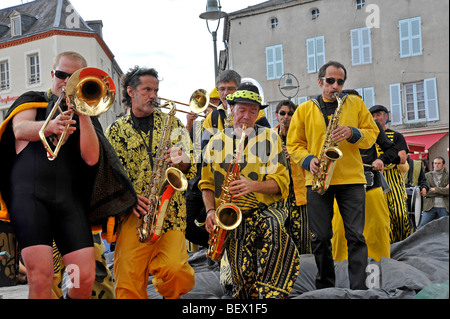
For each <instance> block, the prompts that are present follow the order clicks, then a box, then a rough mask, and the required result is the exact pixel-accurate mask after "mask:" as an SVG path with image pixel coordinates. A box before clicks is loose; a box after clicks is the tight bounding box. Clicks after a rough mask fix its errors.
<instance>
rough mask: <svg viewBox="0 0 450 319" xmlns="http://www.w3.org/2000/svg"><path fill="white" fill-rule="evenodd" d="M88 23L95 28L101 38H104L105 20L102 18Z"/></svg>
mask: <svg viewBox="0 0 450 319" xmlns="http://www.w3.org/2000/svg"><path fill="white" fill-rule="evenodd" d="M86 23H87V25H88V26H89V27H90V28H91V29H93V30H94V31H95V32H96V33H97V34H98V35H99V36H100V38H103V32H102V29H103V22H102V20H92V21H86Z"/></svg>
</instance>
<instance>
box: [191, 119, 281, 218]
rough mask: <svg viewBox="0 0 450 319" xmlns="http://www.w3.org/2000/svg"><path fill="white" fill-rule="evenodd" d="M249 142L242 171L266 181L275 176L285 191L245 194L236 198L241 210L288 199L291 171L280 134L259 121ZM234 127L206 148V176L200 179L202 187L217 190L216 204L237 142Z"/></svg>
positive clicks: (217, 136)
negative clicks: (261, 124) (287, 164)
mask: <svg viewBox="0 0 450 319" xmlns="http://www.w3.org/2000/svg"><path fill="white" fill-rule="evenodd" d="M255 127H256V132H255V130H254V131H253V132H252V133H250V135H249V137H248V142H247V143H245V144H246V145H245V148H244V152H243V157H242V161H241V163H240V170H239V171H240V175H241V176H243V177H245V178H248V179H251V180H254V181H265V180H269V179H273V180H275V181H276V182H277V184H278V186H279V188H280V190H281V192H280V193H279V194H261V193H250V194H247V195H245V196H241V197H240V198H239V200H238V201H237V202H236V204H237V206H238V207H239V208H241V210H243V211H246V210H250V209H252V208H256V207H257V206H258V204H259V203H264V204H266V205H270V204H273V203H275V202H278V201H280V200H283V199H285V198H286V197H287V196H288V195H289V173H288V169H287V167H286V156H285V154H284V151H283V148H282V146H281V139H280V138H279V136H278V134H277V133H276V132H275V131H274V130H272V129H269V128H266V127H262V126H259V125H255ZM238 143H239V138H237V140H235V142H233V129H232V128H228V129H225V130H223V131H221V132H219V133H217V134H216V135H215V136H214V137H212V139H211V140H210V141H209V143H208V145H207V146H206V148H205V152H204V158H203V168H202V179H201V180H200V182H199V185H198V186H199V188H200V189H201V190H205V189H209V190H211V191H213V192H214V196H215V200H216V203H215V204H216V207H218V206H219V198H220V195H221V194H222V185H223V184H224V181H225V176H226V175H227V171H228V168H229V166H230V162H231V158H232V154H233V152H234V149H235V147H234V146H235V145H236V146H237V144H238Z"/></svg>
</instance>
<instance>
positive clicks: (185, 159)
mask: <svg viewBox="0 0 450 319" xmlns="http://www.w3.org/2000/svg"><path fill="white" fill-rule="evenodd" d="M164 159H165V160H166V161H167V163H169V165H170V166H172V167H174V166H176V167H177V168H178V169H179V170H180V171H182V172H183V173H187V172H188V171H189V168H190V167H191V159H190V158H189V156H188V155H187V154H186V153H184V152H183V151H182V150H181V148H179V147H171V148H170V149H168V150H167V154H166V155H165V156H164Z"/></svg>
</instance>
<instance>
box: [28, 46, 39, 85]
mask: <svg viewBox="0 0 450 319" xmlns="http://www.w3.org/2000/svg"><path fill="white" fill-rule="evenodd" d="M28 63H29V65H28V72H29V77H28V84H29V85H31V84H38V83H39V82H40V81H41V70H40V65H39V55H38V54H37V53H35V54H31V55H29V56H28Z"/></svg>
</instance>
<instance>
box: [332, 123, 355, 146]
mask: <svg viewBox="0 0 450 319" xmlns="http://www.w3.org/2000/svg"><path fill="white" fill-rule="evenodd" d="M351 136H352V129H351V128H349V127H348V126H338V127H337V128H336V129H335V130H333V132H331V138H332V139H333V141H335V142H336V143H339V142H342V141H344V140H346V139H348V138H350V137H351Z"/></svg>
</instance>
